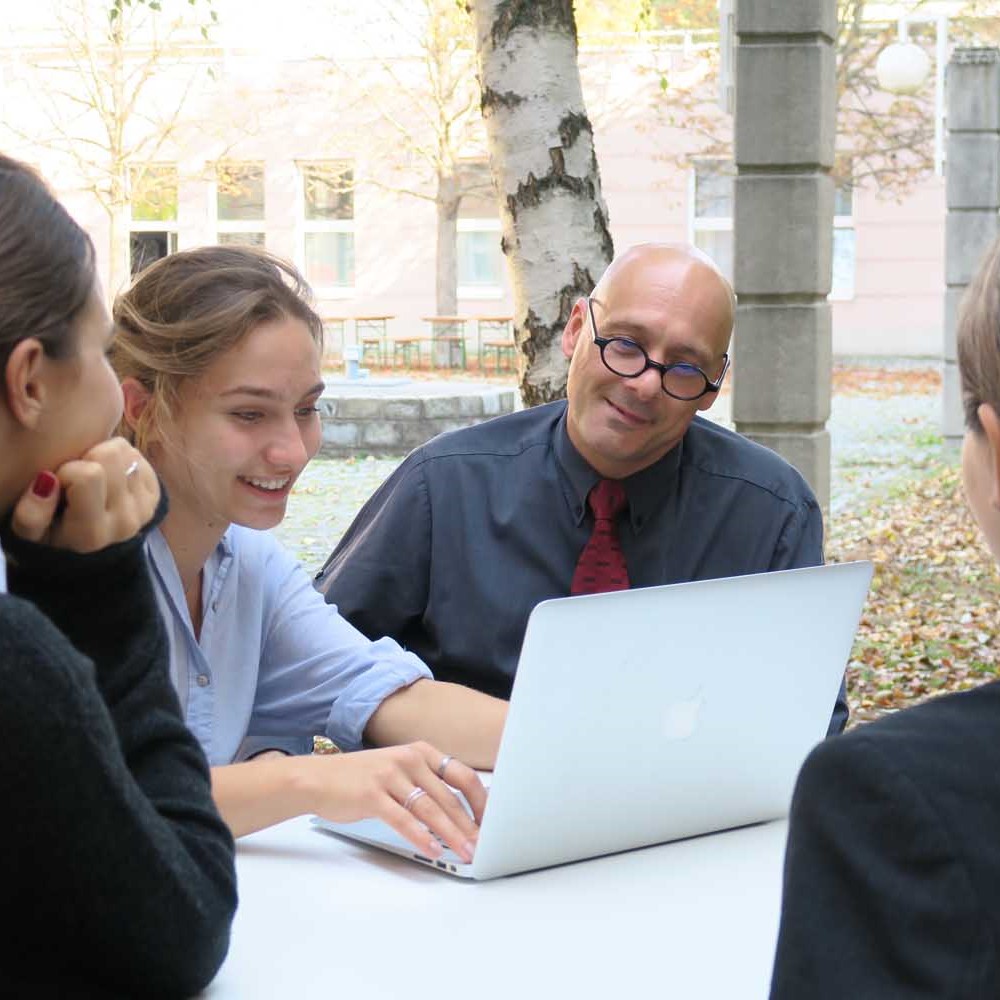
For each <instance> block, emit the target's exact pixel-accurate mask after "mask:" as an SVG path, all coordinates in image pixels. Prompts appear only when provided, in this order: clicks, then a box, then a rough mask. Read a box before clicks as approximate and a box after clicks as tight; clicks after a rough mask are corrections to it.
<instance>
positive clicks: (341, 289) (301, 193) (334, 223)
mask: <svg viewBox="0 0 1000 1000" xmlns="http://www.w3.org/2000/svg"><path fill="white" fill-rule="evenodd" d="M319 166H324V167H325V166H341V167H344V168H346V169H347V170H348V171H350V174H351V184H352V185H353V190H352V192H351V218H350V219H309V218H306V171H307V170H308V169H309V168H310V167H319ZM295 167H296V169H295V178H296V193H295V206H296V230H297V231H296V235H295V254H296V260H295V265H296V267H298V269H299V270H300V271H301V272H302V274H303V275H304V276H305V278H306V280H307V281H308V282H309V285H310V287H311V288H312V290H313V294H314V295H316V297H317V298H323V299H349V298H353V297H354V296H355V295H356V294H357V287H358V235H357V201H356V199H355V197H354V194H355V192H356V191H357V173H356V171H355V164H354V161H353V160H350V159H339V158H332V159H326V160H317V159H310V160H296V161H295ZM310 233H348V234H350V236H351V241H352V244H353V245H352V254H353V257H354V268H353V273H352V276H351V278H352V280H351V283H350V284H349V285H320V284H314V283H313V282H312V280H311V279H310V277H309V275H308V273H307V272H306V239H307V237H308V235H309V234H310Z"/></svg>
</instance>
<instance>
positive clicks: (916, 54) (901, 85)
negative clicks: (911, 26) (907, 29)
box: [875, 41, 931, 94]
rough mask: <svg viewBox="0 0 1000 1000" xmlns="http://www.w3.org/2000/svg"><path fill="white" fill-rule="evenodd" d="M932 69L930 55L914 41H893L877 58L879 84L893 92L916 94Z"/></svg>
mask: <svg viewBox="0 0 1000 1000" xmlns="http://www.w3.org/2000/svg"><path fill="white" fill-rule="evenodd" d="M930 71H931V60H930V56H928V55H927V53H926V52H924V50H923V49H922V48H921V47H920V46H919V45H915V44H914V43H913V42H902V41H900V42H893V43H892V44H891V45H887V46H886V47H885V48H884V49H883V50H882V51H881V52H880V53H879V55H878V59H876V60H875V75H876V76H877V77H878V83H879V86H880V87H881V88H882V89H883V90H888V91H889V92H890V93H893V94H915V93H916V92H917V91H918V90H919V89H920V88H921V87H922V86H923V84H924V81H925V80H926V79H927V77H928V75H929V74H930Z"/></svg>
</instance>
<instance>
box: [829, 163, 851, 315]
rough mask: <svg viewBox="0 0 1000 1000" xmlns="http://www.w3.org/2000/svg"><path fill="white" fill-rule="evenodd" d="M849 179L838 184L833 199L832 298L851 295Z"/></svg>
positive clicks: (843, 297)
mask: <svg viewBox="0 0 1000 1000" xmlns="http://www.w3.org/2000/svg"><path fill="white" fill-rule="evenodd" d="M847 176H848V179H847V180H845V181H842V182H841V183H839V184H838V185H837V188H836V191H835V193H834V199H833V281H832V283H831V285H830V298H831V299H853V298H854V271H855V264H856V260H857V249H856V246H855V232H854V185H853V184H852V183H851V180H850V173H848V175H847Z"/></svg>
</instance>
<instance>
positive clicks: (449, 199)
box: [434, 173, 461, 316]
mask: <svg viewBox="0 0 1000 1000" xmlns="http://www.w3.org/2000/svg"><path fill="white" fill-rule="evenodd" d="M460 200H461V190H460V188H459V184H458V178H457V177H456V176H455V175H454V174H445V173H439V174H438V186H437V201H436V202H435V205H436V207H437V267H436V268H435V273H436V275H437V278H436V282H435V283H436V294H435V296H434V300H435V307H436V309H437V314H438V316H454V315H455V313H456V312H458V244H457V241H458V205H459V202H460Z"/></svg>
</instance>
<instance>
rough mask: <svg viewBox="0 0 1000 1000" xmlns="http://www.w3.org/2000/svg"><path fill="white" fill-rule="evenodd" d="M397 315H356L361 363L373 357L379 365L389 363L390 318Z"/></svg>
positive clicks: (355, 323)
mask: <svg viewBox="0 0 1000 1000" xmlns="http://www.w3.org/2000/svg"><path fill="white" fill-rule="evenodd" d="M395 318H396V317H395V316H355V317H354V337H355V340H356V341H357V343H358V346H359V347H360V348H361V363H362V364H365V363H366V362H370V361H371V360H372V359H373V358H374V360H375V364H376V365H377V367H379V368H381V367H383V366H384V365H387V364H388V363H389V332H388V331H389V320H391V319H395Z"/></svg>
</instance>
